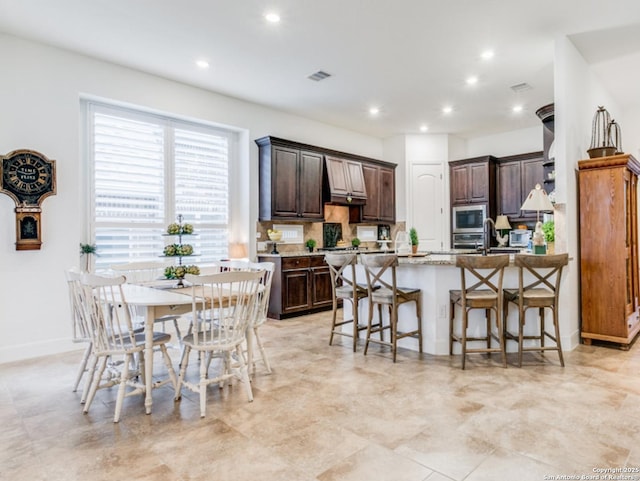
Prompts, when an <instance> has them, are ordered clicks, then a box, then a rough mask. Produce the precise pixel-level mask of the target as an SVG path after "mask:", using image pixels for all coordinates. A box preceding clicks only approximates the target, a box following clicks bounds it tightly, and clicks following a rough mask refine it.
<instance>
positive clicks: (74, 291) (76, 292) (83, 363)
mask: <svg viewBox="0 0 640 481" xmlns="http://www.w3.org/2000/svg"><path fill="white" fill-rule="evenodd" d="M81 277H82V274H81V273H80V272H79V271H77V270H75V269H67V270H65V278H66V280H67V290H68V293H69V308H70V312H71V333H72V338H71V340H72V342H74V343H82V344H86V348H85V350H84V352H83V353H82V358H81V359H80V365H79V366H78V372H77V374H76V377H75V380H74V383H73V392H76V391H77V390H78V386H79V385H80V381H82V378H83V377H84V373H85V372H89V374H87V379H85V383H84V386H83V392H82V396H81V398H80V403H81V404H84V402H85V400H86V399H87V393H88V392H89V386H90V385H91V379H92V374H93V372H92V371H89V370H88V369H87V363H88V361H89V357H90V356H91V353H92V351H93V344H92V342H91V335H90V333H89V327H88V326H87V323H86V322H85V317H84V316H83V312H82V309H83V306H82V303H83V301H82V285H81V284H80V279H81Z"/></svg>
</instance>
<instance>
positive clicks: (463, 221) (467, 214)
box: [451, 204, 487, 234]
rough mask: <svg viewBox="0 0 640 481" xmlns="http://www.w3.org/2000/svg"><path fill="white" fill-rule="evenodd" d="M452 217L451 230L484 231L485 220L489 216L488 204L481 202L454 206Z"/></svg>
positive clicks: (455, 232)
mask: <svg viewBox="0 0 640 481" xmlns="http://www.w3.org/2000/svg"><path fill="white" fill-rule="evenodd" d="M452 218H453V223H452V226H451V231H452V232H453V233H454V234H463V233H467V232H476V233H477V232H480V233H482V229H483V225H484V220H485V219H486V218H487V206H486V204H479V205H463V206H456V207H453V215H452Z"/></svg>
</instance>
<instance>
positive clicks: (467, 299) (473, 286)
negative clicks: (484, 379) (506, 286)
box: [449, 255, 509, 369]
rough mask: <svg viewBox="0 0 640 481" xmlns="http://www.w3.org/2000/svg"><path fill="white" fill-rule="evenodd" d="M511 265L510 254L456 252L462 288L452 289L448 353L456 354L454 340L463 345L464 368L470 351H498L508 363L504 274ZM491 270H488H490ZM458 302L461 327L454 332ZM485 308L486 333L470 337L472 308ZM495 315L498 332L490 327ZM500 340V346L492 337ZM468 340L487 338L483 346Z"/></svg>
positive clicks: (450, 294) (484, 339)
mask: <svg viewBox="0 0 640 481" xmlns="http://www.w3.org/2000/svg"><path fill="white" fill-rule="evenodd" d="M507 265H509V255H490V256H478V255H476V256H474V255H470V256H457V257H456V267H459V268H460V285H461V289H460V290H450V291H449V303H450V306H449V355H453V343H454V342H459V343H460V344H461V345H462V369H464V368H465V362H466V358H467V354H469V353H488V354H491V353H492V352H499V353H501V354H502V365H503V367H507V356H506V351H505V341H504V332H503V326H502V302H503V299H502V297H503V292H502V278H503V274H504V268H505V267H506V266H507ZM487 272H488V273H487ZM456 305H458V306H460V307H461V308H462V330H461V333H460V334H456V333H455V329H454V320H455V308H456ZM471 309H484V310H485V316H486V317H485V320H486V323H487V325H486V335H485V336H483V337H478V336H474V337H469V336H468V334H467V331H468V328H469V311H470V310H471ZM492 311H493V312H494V313H495V316H496V327H497V332H496V333H494V332H493V329H492V327H491V312H492ZM492 338H493V339H495V340H497V341H498V347H491V339H492ZM469 341H485V342H486V343H487V346H486V347H484V348H473V349H469V348H467V343H468V342H469Z"/></svg>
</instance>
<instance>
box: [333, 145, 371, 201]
mask: <svg viewBox="0 0 640 481" xmlns="http://www.w3.org/2000/svg"><path fill="white" fill-rule="evenodd" d="M326 164H327V175H328V178H329V185H330V188H331V195H332V196H342V197H344V198H345V201H346V202H348V203H352V202H354V203H358V204H362V203H364V202H366V199H367V188H366V186H365V181H364V175H363V172H362V163H361V162H358V161H355V160H348V159H340V158H337V157H331V156H327V157H326Z"/></svg>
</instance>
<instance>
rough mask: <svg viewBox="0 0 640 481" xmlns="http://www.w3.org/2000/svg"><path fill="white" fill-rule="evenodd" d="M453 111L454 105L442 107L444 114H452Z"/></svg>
mask: <svg viewBox="0 0 640 481" xmlns="http://www.w3.org/2000/svg"><path fill="white" fill-rule="evenodd" d="M451 112H453V107H451V106H449V105H447V106H445V107H442V113H443V114H450V113H451Z"/></svg>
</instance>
